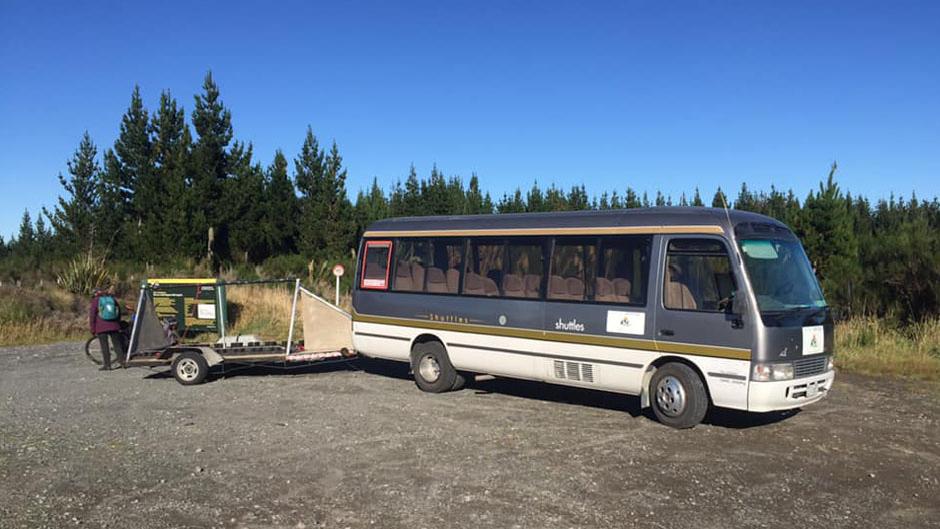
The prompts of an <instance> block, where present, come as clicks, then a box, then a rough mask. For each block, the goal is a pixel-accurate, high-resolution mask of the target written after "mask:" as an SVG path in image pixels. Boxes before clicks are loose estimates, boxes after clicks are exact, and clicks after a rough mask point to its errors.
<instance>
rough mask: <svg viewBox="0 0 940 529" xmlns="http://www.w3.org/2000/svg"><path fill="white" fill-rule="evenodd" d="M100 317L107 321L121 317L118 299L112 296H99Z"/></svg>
mask: <svg viewBox="0 0 940 529" xmlns="http://www.w3.org/2000/svg"><path fill="white" fill-rule="evenodd" d="M98 317H99V318H101V319H102V320H105V321H116V320H117V319H119V318H120V317H121V311H120V310H119V309H118V305H117V301H115V300H114V298H113V297H112V296H101V297H99V298H98Z"/></svg>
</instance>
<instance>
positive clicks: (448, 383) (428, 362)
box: [411, 341, 465, 393]
mask: <svg viewBox="0 0 940 529" xmlns="http://www.w3.org/2000/svg"><path fill="white" fill-rule="evenodd" d="M411 370H412V372H414V377H415V384H416V385H417V386H418V388H420V389H421V391H426V392H428V393H443V392H445V391H452V390H456V389H460V388H461V387H463V385H464V383H465V378H464V376H463V375H462V374H460V373H458V372H457V370H456V369H454V366H453V365H452V364H451V363H450V358H448V357H447V351H445V350H444V346H443V345H442V344H441V343H440V342H436V341H429V342H424V343H419V344H415V346H414V349H413V350H412V352H411Z"/></svg>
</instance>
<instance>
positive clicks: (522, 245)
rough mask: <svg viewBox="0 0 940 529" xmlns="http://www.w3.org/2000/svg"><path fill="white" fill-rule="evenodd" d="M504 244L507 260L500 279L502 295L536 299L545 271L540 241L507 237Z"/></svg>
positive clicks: (539, 293)
mask: <svg viewBox="0 0 940 529" xmlns="http://www.w3.org/2000/svg"><path fill="white" fill-rule="evenodd" d="M506 246H507V251H508V258H509V262H508V263H507V265H508V266H507V270H506V274H505V275H503V280H502V293H503V296H504V297H507V298H527V299H538V298H539V297H540V295H541V290H542V276H543V275H544V273H545V272H544V269H545V266H544V263H543V262H542V261H543V257H542V256H543V252H542V241H540V240H538V239H515V240H514V239H509V242H508V244H507V245H506Z"/></svg>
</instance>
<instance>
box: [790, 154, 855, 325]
mask: <svg viewBox="0 0 940 529" xmlns="http://www.w3.org/2000/svg"><path fill="white" fill-rule="evenodd" d="M836 169H837V165H836V164H835V163H834V162H833V164H832V168H831V169H830V171H829V176H828V178H827V179H826V182H825V184H823V183H820V184H819V189H818V191H817V192H816V193H810V196H809V197H807V199H806V203H805V206H804V207H805V210H804V224H803V226H802V227H803V230H804V233H803V243H804V246H805V247H806V250H807V253H808V254H809V255H810V256H811V258H812V260H813V265H814V266H815V268H816V272H817V274H818V275H819V277H820V279H821V280H822V284H823V290H824V291H825V293H826V296H827V297H828V299H829V300H830V301H832V302H835V303H836V304H837V305H840V306H842V307H849V306H851V303H852V298H853V295H854V291H855V290H857V289H858V288H859V285H858V283H857V276H858V272H859V269H858V242H857V240H856V237H855V231H854V228H853V226H852V217H851V216H850V214H849V208H848V204H847V203H846V200H845V197H844V196H843V195H842V191H841V190H840V189H839V186H838V184H836V182H835V173H836Z"/></svg>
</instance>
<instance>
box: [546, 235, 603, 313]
mask: <svg viewBox="0 0 940 529" xmlns="http://www.w3.org/2000/svg"><path fill="white" fill-rule="evenodd" d="M594 240H596V239H593V240H584V239H563V238H558V239H556V240H555V251H554V252H553V253H552V272H551V275H550V276H549V278H548V296H547V297H548V299H552V300H566V301H583V300H586V299H588V296H589V295H590V292H588V287H589V286H591V287H593V284H594V275H595V268H596V264H597V246H596V245H595V244H594V242H593V241H594ZM592 290H593V288H592Z"/></svg>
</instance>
